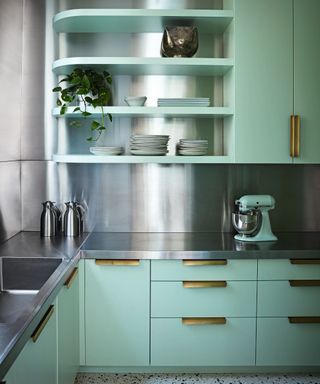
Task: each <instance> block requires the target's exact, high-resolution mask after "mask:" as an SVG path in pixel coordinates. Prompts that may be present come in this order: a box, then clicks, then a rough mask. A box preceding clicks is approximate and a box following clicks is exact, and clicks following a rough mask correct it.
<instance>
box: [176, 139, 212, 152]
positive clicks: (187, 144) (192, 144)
mask: <svg viewBox="0 0 320 384" xmlns="http://www.w3.org/2000/svg"><path fill="white" fill-rule="evenodd" d="M177 153H178V155H182V156H203V155H207V154H208V140H188V139H180V141H179V143H178V145H177Z"/></svg>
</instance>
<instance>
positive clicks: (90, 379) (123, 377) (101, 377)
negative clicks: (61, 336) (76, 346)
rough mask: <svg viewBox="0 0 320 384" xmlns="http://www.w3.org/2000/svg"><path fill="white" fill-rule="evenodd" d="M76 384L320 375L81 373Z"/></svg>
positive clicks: (318, 378) (284, 383)
mask: <svg viewBox="0 0 320 384" xmlns="http://www.w3.org/2000/svg"><path fill="white" fill-rule="evenodd" d="M75 384H320V375H267V374H266V375H241V376H239V375H229V374H219V375H218V374H217V375H212V374H193V375H190V374H189V375H188V374H176V375H174V374H102V373H90V374H88V373H79V374H78V376H77V378H76V381H75Z"/></svg>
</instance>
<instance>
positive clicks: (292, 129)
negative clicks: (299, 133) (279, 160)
mask: <svg viewBox="0 0 320 384" xmlns="http://www.w3.org/2000/svg"><path fill="white" fill-rule="evenodd" d="M295 123H296V122H295V116H294V115H291V116H290V157H294V153H295V138H296V135H295Z"/></svg>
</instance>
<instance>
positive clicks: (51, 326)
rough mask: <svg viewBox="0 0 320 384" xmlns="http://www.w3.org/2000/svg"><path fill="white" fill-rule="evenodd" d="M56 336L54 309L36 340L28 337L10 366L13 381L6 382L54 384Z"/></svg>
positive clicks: (55, 376) (55, 374)
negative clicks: (12, 372) (12, 371)
mask: <svg viewBox="0 0 320 384" xmlns="http://www.w3.org/2000/svg"><path fill="white" fill-rule="evenodd" d="M56 338H57V318H56V311H54V312H53V315H52V316H51V318H50V319H49V321H48V322H47V324H46V326H45V328H44V329H43V331H42V333H41V335H40V336H39V338H38V340H37V341H36V342H35V343H34V342H33V341H32V339H30V340H29V341H28V342H27V344H26V345H25V346H24V348H23V350H22V351H21V353H20V355H19V356H18V357H17V359H16V361H15V363H14V365H13V367H12V368H11V369H13V370H14V374H13V378H14V381H13V382H8V384H11V383H12V384H13V383H14V384H43V383H45V384H56V383H57V343H56ZM10 375H11V374H9V376H10Z"/></svg>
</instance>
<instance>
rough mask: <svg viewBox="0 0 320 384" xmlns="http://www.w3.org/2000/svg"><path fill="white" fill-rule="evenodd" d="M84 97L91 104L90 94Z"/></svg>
mask: <svg viewBox="0 0 320 384" xmlns="http://www.w3.org/2000/svg"><path fill="white" fill-rule="evenodd" d="M84 99H85V101H86V102H87V103H89V104H92V98H91V97H90V96H86V97H85V98H84Z"/></svg>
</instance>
